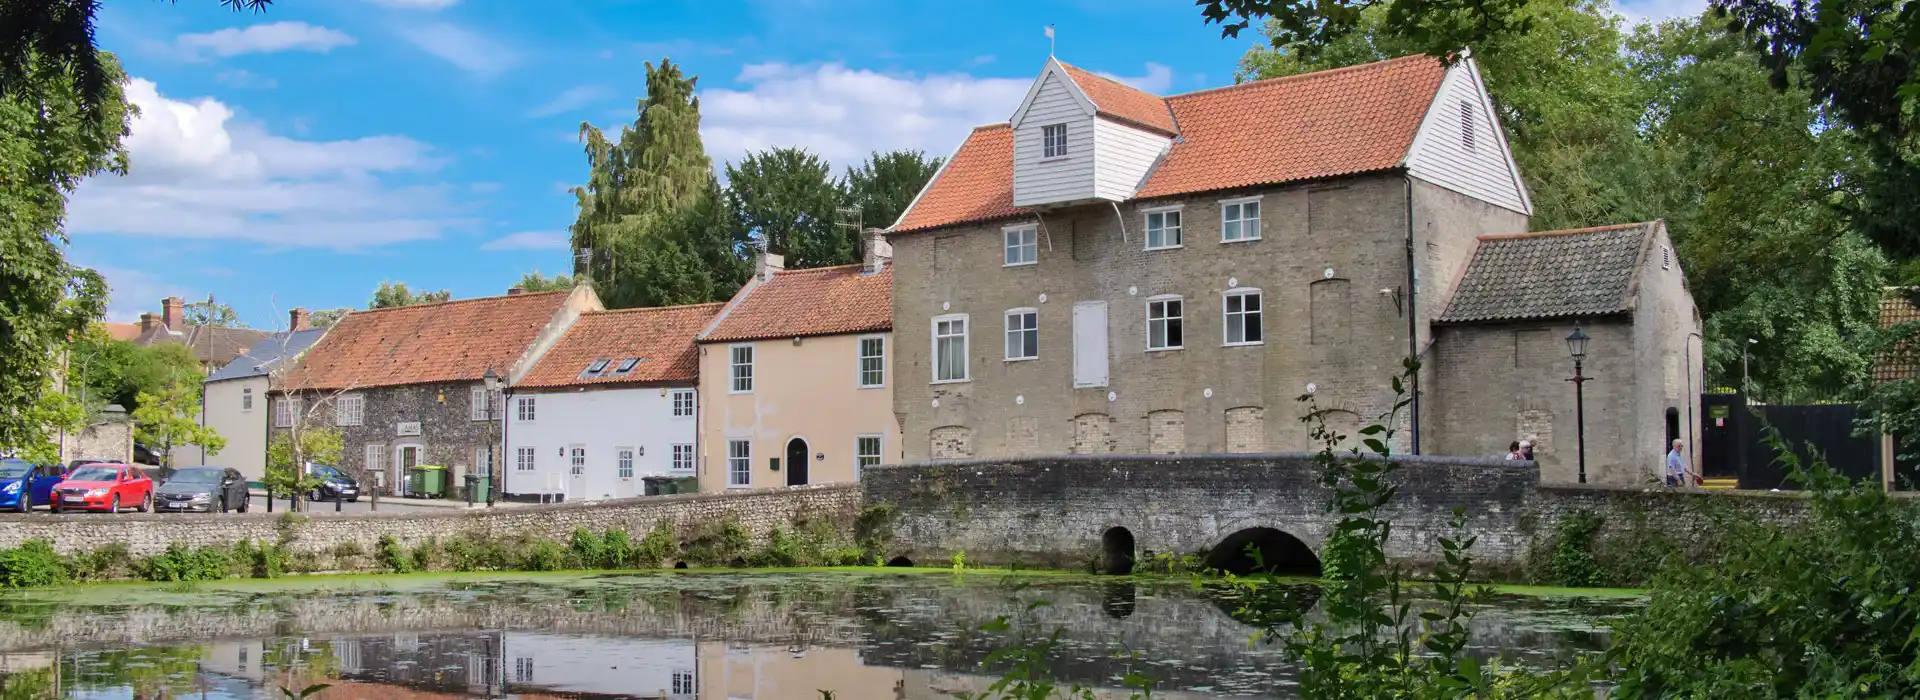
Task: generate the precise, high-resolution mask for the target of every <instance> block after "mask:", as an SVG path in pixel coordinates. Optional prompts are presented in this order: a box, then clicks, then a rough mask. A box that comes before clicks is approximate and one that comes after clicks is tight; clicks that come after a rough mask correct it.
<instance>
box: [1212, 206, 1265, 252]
mask: <svg viewBox="0 0 1920 700" xmlns="http://www.w3.org/2000/svg"><path fill="white" fill-rule="evenodd" d="M1257 240H1260V198H1259V197H1248V198H1246V199H1229V200H1226V201H1224V202H1221V203H1220V242H1222V243H1232V242H1234V241H1257Z"/></svg>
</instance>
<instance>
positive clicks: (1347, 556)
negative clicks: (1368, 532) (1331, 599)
mask: <svg viewBox="0 0 1920 700" xmlns="http://www.w3.org/2000/svg"><path fill="white" fill-rule="evenodd" d="M1371 544H1372V543H1371V542H1370V541H1368V540H1366V539H1365V538H1361V537H1356V536H1354V535H1353V534H1352V533H1349V532H1345V531H1335V532H1334V533H1333V534H1332V535H1329V536H1328V537H1327V541H1326V543H1324V544H1322V545H1320V575H1321V576H1322V577H1323V578H1327V579H1330V580H1336V581H1351V580H1353V579H1354V578H1355V577H1356V576H1359V575H1360V572H1361V571H1364V570H1366V568H1367V567H1369V566H1371V565H1373V564H1374V562H1373V561H1372V556H1373V550H1372V549H1371V547H1370V545H1371Z"/></svg>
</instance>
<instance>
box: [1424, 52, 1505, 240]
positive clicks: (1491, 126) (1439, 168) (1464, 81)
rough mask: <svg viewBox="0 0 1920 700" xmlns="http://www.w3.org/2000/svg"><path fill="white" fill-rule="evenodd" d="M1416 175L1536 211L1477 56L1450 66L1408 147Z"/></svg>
mask: <svg viewBox="0 0 1920 700" xmlns="http://www.w3.org/2000/svg"><path fill="white" fill-rule="evenodd" d="M1407 170H1408V172H1410V173H1412V174H1413V176H1414V177H1417V178H1420V179H1422V180H1426V181H1428V182H1431V183H1433V184H1436V185H1439V186H1441V187H1445V188H1447V189H1450V190H1453V191H1455V192H1459V193H1461V194H1464V195H1467V196H1469V197H1473V198H1475V199H1479V200H1482V201H1486V202H1488V203H1491V204H1494V205H1496V206H1500V207H1504V208H1506V209H1511V210H1513V211H1517V212H1520V213H1522V214H1528V215H1532V214H1533V203H1532V201H1530V200H1529V199H1528V197H1527V191H1526V186H1525V185H1523V184H1522V182H1521V179H1520V169H1519V167H1518V166H1516V165H1515V164H1514V162H1513V154H1512V152H1511V151H1509V150H1508V149H1507V140H1506V136H1505V135H1504V134H1503V133H1502V132H1501V129H1500V126H1499V124H1498V123H1497V122H1496V121H1495V119H1494V115H1493V104H1492V102H1491V101H1489V100H1488V99H1487V91H1486V86H1485V85H1484V84H1483V83H1482V82H1481V81H1480V71H1479V68H1478V67H1477V66H1476V65H1475V64H1474V62H1473V59H1466V60H1462V61H1460V62H1459V63H1457V64H1455V65H1454V66H1453V67H1452V68H1450V69H1448V70H1447V77H1446V79H1445V80H1443V81H1441V83H1440V91H1439V94H1437V95H1436V96H1435V97H1434V101H1433V106H1432V107H1429V108H1428V109H1427V116H1426V119H1425V120H1424V121H1422V122H1421V124H1420V131H1419V132H1418V133H1417V134H1416V135H1415V136H1414V139H1413V146H1412V148H1411V149H1409V151H1408V153H1407Z"/></svg>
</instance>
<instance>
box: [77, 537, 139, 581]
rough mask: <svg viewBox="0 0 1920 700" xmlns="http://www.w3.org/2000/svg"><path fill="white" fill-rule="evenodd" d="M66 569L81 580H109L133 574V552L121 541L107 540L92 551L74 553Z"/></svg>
mask: <svg viewBox="0 0 1920 700" xmlns="http://www.w3.org/2000/svg"><path fill="white" fill-rule="evenodd" d="M68 571H69V573H71V574H72V575H73V577H74V578H75V579H77V580H81V581H110V580H114V579H123V578H129V577H132V576H133V575H134V574H135V571H134V560H133V552H132V551H131V550H129V549H127V545H126V544H125V543H121V542H109V543H107V544H103V545H100V547H99V548H97V549H94V550H92V551H88V552H83V553H81V554H77V555H74V557H73V560H72V561H71V562H69V563H68Z"/></svg>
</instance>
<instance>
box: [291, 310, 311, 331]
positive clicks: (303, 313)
mask: <svg viewBox="0 0 1920 700" xmlns="http://www.w3.org/2000/svg"><path fill="white" fill-rule="evenodd" d="M312 326H313V315H312V314H309V313H307V310H306V309H302V308H297V307H296V308H295V309H294V310H292V311H289V312H287V330H290V331H304V330H306V329H308V328H311V327H312Z"/></svg>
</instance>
